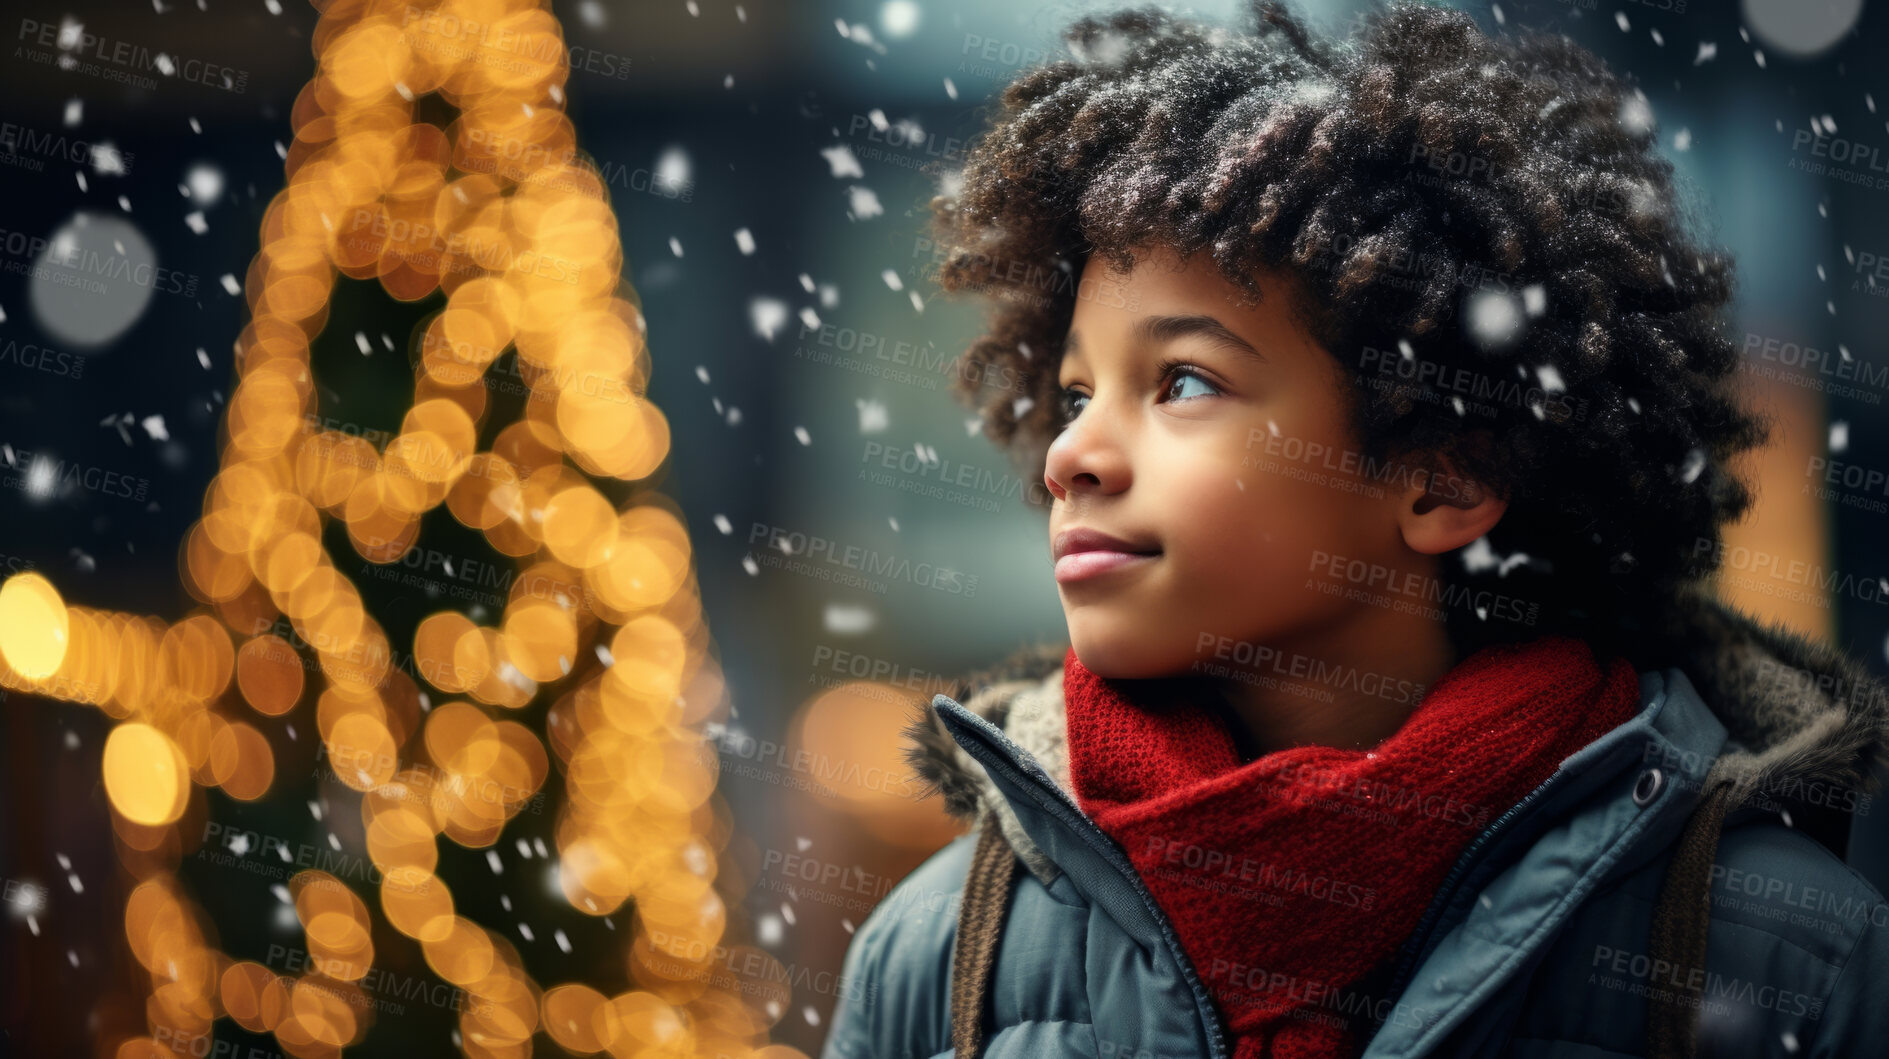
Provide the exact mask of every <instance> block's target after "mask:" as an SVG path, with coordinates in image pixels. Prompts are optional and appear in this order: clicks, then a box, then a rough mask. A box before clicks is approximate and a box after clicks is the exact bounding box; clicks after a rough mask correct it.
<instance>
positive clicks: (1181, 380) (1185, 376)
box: [1163, 367, 1220, 400]
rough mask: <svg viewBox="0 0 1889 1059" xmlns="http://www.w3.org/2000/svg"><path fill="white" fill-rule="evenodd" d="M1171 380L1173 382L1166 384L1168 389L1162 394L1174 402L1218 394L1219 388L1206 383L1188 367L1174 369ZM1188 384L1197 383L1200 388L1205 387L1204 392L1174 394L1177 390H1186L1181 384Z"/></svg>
mask: <svg viewBox="0 0 1889 1059" xmlns="http://www.w3.org/2000/svg"><path fill="white" fill-rule="evenodd" d="M1172 378H1173V380H1174V381H1173V382H1170V383H1168V387H1167V389H1166V390H1165V391H1163V393H1164V394H1166V395H1167V396H1168V397H1170V398H1173V399H1176V400H1187V399H1188V398H1190V397H1209V396H1212V395H1214V394H1217V393H1219V392H1220V387H1218V386H1215V385H1214V384H1213V383H1211V382H1209V381H1207V377H1206V376H1204V375H1201V374H1200V373H1199V372H1196V371H1195V370H1194V369H1192V368H1189V367H1177V368H1175V369H1174V374H1173V376H1172ZM1188 382H1194V383H1198V384H1199V385H1200V386H1203V387H1206V390H1205V392H1195V393H1185V392H1181V393H1177V392H1176V391H1177V390H1181V391H1184V390H1186V386H1185V385H1183V384H1185V383H1188Z"/></svg>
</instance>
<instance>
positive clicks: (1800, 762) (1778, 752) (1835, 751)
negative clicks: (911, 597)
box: [904, 589, 1889, 883]
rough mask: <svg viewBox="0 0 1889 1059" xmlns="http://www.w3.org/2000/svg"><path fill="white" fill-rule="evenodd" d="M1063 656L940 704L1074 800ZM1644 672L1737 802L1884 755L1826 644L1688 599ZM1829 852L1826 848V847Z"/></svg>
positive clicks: (1043, 654) (1859, 677)
mask: <svg viewBox="0 0 1889 1059" xmlns="http://www.w3.org/2000/svg"><path fill="white" fill-rule="evenodd" d="M1067 650H1068V645H1067V644H1057V643H1049V642H1041V643H1034V644H1030V645H1028V646H1025V647H1023V648H1021V649H1019V650H1017V651H1015V652H1013V653H1012V654H1011V655H1009V656H1008V657H1007V658H1005V659H1004V660H1003V661H1002V662H999V663H998V664H997V665H995V666H991V667H989V668H987V669H983V670H980V671H977V672H974V673H971V674H967V675H966V676H964V677H963V678H961V679H960V680H959V681H958V682H957V686H956V687H954V688H953V689H952V690H951V691H950V692H947V694H948V696H949V697H950V698H952V699H954V700H956V701H958V702H960V703H962V704H963V705H964V706H965V708H967V709H968V710H970V711H971V712H972V713H975V714H978V715H979V716H982V717H983V718H985V719H986V720H988V721H990V722H991V723H992V724H994V725H996V726H997V727H998V728H1000V729H1002V730H1003V732H1004V734H1005V735H1006V736H1008V737H1009V739H1010V740H1011V741H1012V742H1014V743H1015V744H1017V746H1019V747H1021V748H1022V749H1023V750H1025V751H1026V752H1028V753H1029V754H1030V755H1031V756H1032V757H1033V758H1035V759H1036V762H1037V763H1038V764H1039V765H1040V766H1042V768H1043V771H1044V772H1045V773H1047V774H1048V775H1049V777H1050V778H1051V779H1053V780H1054V781H1055V782H1056V783H1057V785H1058V786H1060V787H1062V788H1063V789H1064V790H1068V789H1069V786H1070V785H1069V766H1068V751H1067V747H1066V744H1065V735H1064V720H1063V694H1062V684H1063V657H1064V655H1065V653H1066V652H1067ZM1635 654H1636V656H1637V657H1639V658H1641V659H1645V660H1647V661H1646V662H1643V663H1642V664H1643V665H1656V666H1659V667H1661V668H1663V667H1665V666H1676V667H1678V668H1679V669H1680V670H1681V671H1683V672H1684V673H1685V674H1686V676H1687V678H1688V679H1689V680H1691V682H1692V684H1693V687H1694V688H1695V689H1697V691H1698V692H1699V695H1700V697H1701V698H1702V699H1704V701H1705V703H1706V705H1707V706H1708V707H1709V708H1710V709H1711V710H1712V712H1713V713H1714V714H1715V715H1716V716H1717V717H1718V719H1719V721H1720V723H1722V724H1723V725H1724V726H1725V729H1726V731H1727V732H1728V733H1729V738H1730V742H1729V743H1728V744H1727V746H1726V749H1725V751H1724V753H1723V754H1721V755H1720V757H1719V758H1718V760H1717V761H1716V762H1715V763H1714V764H1713V766H1712V779H1711V781H1710V782H1717V781H1720V780H1723V781H1728V782H1730V783H1731V784H1732V787H1733V792H1732V793H1733V796H1734V799H1735V800H1736V801H1740V802H1742V801H1747V800H1751V799H1753V798H1754V797H1764V798H1774V799H1775V800H1776V801H1777V802H1780V803H1787V804H1794V803H1796V802H1797V799H1798V795H1799V793H1800V792H1803V791H1805V790H1806V789H1809V788H1813V787H1814V788H1822V789H1823V790H1825V791H1835V790H1852V791H1861V790H1864V789H1866V786H1867V784H1868V782H1869V779H1870V772H1871V766H1872V762H1874V761H1877V760H1880V759H1881V758H1882V757H1883V755H1884V753H1885V750H1886V749H1889V689H1885V687H1884V685H1883V684H1882V682H1880V681H1879V680H1877V679H1876V678H1875V677H1874V676H1872V675H1870V674H1869V673H1868V671H1867V670H1865V669H1864V667H1863V666H1862V664H1861V663H1860V662H1858V661H1857V660H1855V659H1854V658H1852V657H1850V656H1849V655H1847V654H1845V653H1843V652H1842V651H1840V650H1838V649H1836V648H1835V647H1832V646H1830V645H1828V644H1823V643H1818V642H1816V641H1813V640H1811V639H1809V638H1807V637H1804V636H1802V635H1800V634H1797V633H1794V632H1791V631H1790V630H1789V629H1787V628H1786V627H1784V626H1783V625H1781V624H1775V623H1774V624H1771V625H1763V624H1760V623H1759V622H1758V621H1757V620H1756V619H1754V618H1752V617H1751V616H1750V615H1747V614H1744V613H1743V612H1740V611H1738V610H1736V609H1734V608H1732V607H1730V606H1727V605H1726V604H1724V603H1722V602H1720V601H1718V600H1717V599H1716V598H1714V597H1713V596H1711V595H1710V594H1709V593H1708V591H1707V590H1703V589H1701V590H1695V591H1694V592H1691V593H1688V594H1686V595H1685V596H1683V597H1682V598H1681V599H1680V601H1679V603H1678V605H1677V606H1676V607H1675V610H1674V619H1673V620H1672V621H1671V622H1670V623H1669V624H1668V625H1667V627H1666V629H1665V630H1664V631H1663V633H1662V635H1661V636H1659V637H1654V638H1651V639H1650V641H1649V642H1646V643H1643V644H1642V645H1641V649H1640V650H1639V651H1637V652H1635ZM918 710H919V714H918V716H916V717H914V718H913V720H912V721H911V723H910V724H908V725H907V726H906V728H905V733H904V734H905V740H906V746H905V757H906V761H907V762H908V763H909V764H910V766H911V768H912V770H913V772H914V773H915V774H916V775H917V777H918V779H919V781H920V782H921V783H922V784H923V785H924V787H925V789H926V790H927V792H928V793H929V792H935V793H938V794H939V795H940V796H942V798H943V799H944V806H945V810H946V811H947V812H949V813H950V814H951V815H952V816H953V817H956V818H957V819H959V820H962V821H964V822H965V823H967V824H971V823H974V822H975V821H976V820H977V819H978V818H979V817H981V816H982V815H983V814H984V813H986V812H989V813H994V814H996V816H997V819H998V822H999V824H1000V825H1001V826H1002V828H1003V831H1004V836H1005V838H1007V839H1008V840H1009V842H1010V845H1011V847H1012V848H1013V849H1015V850H1016V851H1017V854H1018V856H1019V857H1020V858H1021V859H1022V861H1023V863H1024V864H1025V866H1027V867H1028V868H1029V869H1030V871H1031V872H1032V873H1033V874H1035V875H1036V876H1037V877H1038V878H1039V879H1041V880H1043V881H1044V882H1045V883H1047V882H1049V881H1051V880H1053V879H1054V878H1055V876H1056V874H1057V872H1058V870H1057V868H1056V866H1055V864H1054V863H1053V862H1051V861H1050V860H1049V859H1048V857H1046V856H1045V855H1044V854H1042V853H1041V852H1040V851H1038V850H1037V849H1036V847H1035V845H1034V843H1032V842H1031V841H1030V839H1029V837H1028V836H1027V835H1025V834H1024V832H1023V829H1022V827H1021V825H1019V824H1018V822H1017V819H1016V815H1015V813H1014V812H1013V811H1012V810H1011V808H1010V805H1009V802H1008V801H1007V800H1006V799H1005V797H1004V796H1003V794H1002V793H1000V792H999V791H998V790H997V788H996V786H995V785H994V784H993V783H992V782H991V780H990V778H989V777H988V776H987V775H986V774H985V772H984V769H983V766H981V765H979V764H978V763H977V762H975V761H973V760H972V759H971V757H970V756H969V755H968V754H966V753H965V752H964V750H963V748H961V747H960V746H958V744H957V741H956V740H955V739H953V738H952V737H951V735H950V734H949V733H948V732H947V731H946V730H945V728H944V726H943V724H942V723H941V722H940V721H939V719H938V716H937V714H936V713H935V711H933V709H932V708H931V705H930V703H929V702H922V703H920V704H919V707H918ZM1822 837H1824V838H1825V839H1826V841H1828V840H1829V838H1830V835H1829V834H1828V833H1826V834H1825V835H1824V836H1822Z"/></svg>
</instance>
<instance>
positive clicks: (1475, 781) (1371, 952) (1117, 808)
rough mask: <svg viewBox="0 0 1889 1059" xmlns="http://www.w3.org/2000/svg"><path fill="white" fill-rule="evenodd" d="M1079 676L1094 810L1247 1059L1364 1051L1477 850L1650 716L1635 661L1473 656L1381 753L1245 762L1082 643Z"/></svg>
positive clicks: (1081, 790)
mask: <svg viewBox="0 0 1889 1059" xmlns="http://www.w3.org/2000/svg"><path fill="white" fill-rule="evenodd" d="M1063 675H1064V681H1063V695H1064V698H1065V701H1066V704H1067V724H1068V737H1069V772H1070V782H1071V785H1072V786H1073V788H1074V793H1075V795H1076V799H1077V804H1079V805H1080V806H1081V807H1082V809H1083V811H1084V812H1086V813H1088V814H1089V816H1090V817H1092V818H1093V819H1094V820H1095V822H1096V823H1097V824H1098V825H1099V826H1100V827H1101V828H1102V830H1103V831H1104V832H1105V833H1106V834H1108V835H1109V836H1110V837H1112V838H1114V839H1115V840H1116V841H1117V842H1119V843H1120V844H1121V845H1122V847H1123V849H1124V850H1125V851H1126V852H1127V854H1128V858H1129V860H1130V861H1131V862H1133V864H1134V866H1135V870H1136V872H1137V873H1138V874H1139V875H1140V876H1141V878H1142V880H1143V881H1144V882H1145V883H1146V884H1147V885H1148V887H1149V889H1150V890H1151V891H1152V893H1153V895H1154V899H1155V902H1156V903H1157V904H1158V905H1160V907H1161V908H1162V910H1163V911H1165V912H1166V913H1167V914H1168V916H1169V917H1170V918H1171V919H1172V920H1173V922H1174V926H1175V928H1176V930H1177V931H1178V932H1179V934H1180V941H1181V946H1182V948H1183V949H1184V950H1185V951H1186V952H1187V955H1188V956H1189V958H1190V959H1191V960H1192V961H1193V963H1194V967H1195V969H1196V970H1197V971H1198V972H1199V973H1200V976H1201V979H1202V981H1203V982H1204V983H1205V985H1206V987H1207V989H1208V991H1209V992H1210V993H1211V994H1212V995H1213V997H1214V1001H1215V1004H1216V1006H1217V1008H1218V1009H1219V1011H1220V1013H1221V1016H1222V1018H1223V1020H1224V1023H1225V1025H1226V1027H1227V1030H1228V1033H1229V1035H1230V1037H1231V1043H1232V1045H1233V1055H1234V1057H1235V1059H1305V1057H1312V1056H1318V1057H1330V1056H1345V1055H1351V1054H1355V1052H1356V1051H1357V1050H1358V1048H1359V1047H1361V1045H1362V1040H1361V1039H1360V1038H1358V1037H1357V1036H1355V1034H1357V1033H1358V1032H1359V1031H1360V1030H1364V1029H1366V1028H1367V1027H1368V1026H1369V1025H1370V1023H1369V1021H1368V1020H1369V1019H1370V1018H1371V1017H1372V1016H1373V1015H1375V1017H1376V1018H1378V1019H1382V1018H1383V1017H1384V1015H1385V1014H1386V1013H1388V1012H1389V1010H1390V1007H1391V1004H1390V1003H1388V1002H1389V1001H1392V1000H1394V999H1395V998H1392V997H1380V996H1365V995H1362V993H1361V990H1360V989H1359V988H1358V983H1359V981H1360V979H1362V978H1364V976H1365V975H1366V974H1367V973H1368V972H1371V971H1373V970H1375V969H1378V968H1379V965H1380V964H1382V963H1383V962H1384V961H1386V960H1387V959H1388V958H1389V957H1390V956H1392V955H1393V954H1394V953H1395V952H1396V951H1397V950H1398V948H1399V947H1400V946H1401V945H1402V943H1403V942H1404V941H1405V939H1406V938H1407V937H1408V936H1409V935H1410V933H1411V932H1412V931H1413V930H1415V929H1416V926H1417V921H1418V920H1419V919H1420V918H1421V917H1422V915H1423V912H1424V909H1425V908H1427V907H1428V906H1429V903H1430V901H1431V899H1432V898H1433V897H1434V896H1435V895H1436V891H1437V889H1438V887H1440V886H1441V885H1442V882H1443V879H1444V877H1445V875H1447V874H1448V872H1449V869H1450V867H1451V866H1452V865H1453V864H1454V863H1455V861H1456V858H1457V856H1458V855H1459V854H1461V852H1462V851H1463V848H1464V847H1465V846H1467V845H1468V843H1469V841H1470V839H1471V838H1473V837H1474V836H1475V835H1476V833H1477V832H1478V831H1480V830H1481V829H1482V828H1483V827H1485V826H1487V825H1488V823H1489V822H1490V821H1491V820H1493V819H1494V818H1495V817H1497V816H1499V815H1501V814H1502V813H1503V812H1504V811H1505V810H1507V809H1508V808H1509V807H1510V806H1512V805H1514V804H1515V803H1516V802H1518V801H1520V800H1521V799H1522V798H1523V797H1524V796H1525V795H1527V794H1528V792H1529V791H1531V790H1533V789H1535V787H1537V786H1539V785H1540V784H1541V783H1542V781H1544V780H1546V779H1547V778H1548V777H1549V776H1550V775H1551V774H1553V772H1554V771H1555V769H1556V767H1557V766H1559V765H1560V763H1561V761H1562V760H1563V759H1564V758H1566V757H1567V756H1568V755H1570V754H1572V753H1574V752H1575V751H1577V750H1579V749H1581V748H1582V747H1584V746H1586V745H1587V744H1588V743H1591V742H1593V741H1594V740H1595V739H1596V738H1598V737H1599V736H1600V735H1601V734H1603V733H1604V732H1606V731H1607V730H1609V729H1611V728H1614V727H1616V726H1618V725H1620V724H1622V723H1624V722H1626V721H1627V720H1629V719H1630V718H1631V717H1632V716H1633V714H1634V712H1635V711H1636V709H1637V706H1638V702H1639V679H1638V676H1637V675H1636V673H1635V672H1634V670H1633V667H1632V666H1631V665H1630V664H1628V663H1627V662H1626V661H1625V660H1623V659H1617V660H1615V661H1614V663H1613V664H1612V666H1611V667H1610V668H1608V669H1606V670H1604V671H1603V670H1602V669H1601V668H1600V666H1599V665H1598V664H1597V663H1596V661H1595V659H1594V656H1593V654H1592V652H1591V650H1590V649H1589V648H1588V646H1587V645H1586V644H1585V643H1583V642H1582V641H1580V640H1576V639H1572V638H1569V637H1566V636H1550V637H1544V638H1542V639H1539V640H1536V641H1534V642H1533V643H1529V644H1525V645H1511V646H1500V647H1489V648H1484V649H1483V650H1481V651H1479V652H1477V653H1475V654H1473V655H1471V656H1470V657H1469V658H1467V659H1465V660H1463V661H1462V662H1461V663H1460V664H1458V665H1457V666H1456V667H1455V668H1453V669H1451V670H1450V671H1449V672H1448V673H1447V674H1445V675H1444V676H1443V678H1442V679H1440V680H1438V681H1437V682H1436V684H1435V685H1434V686H1432V687H1431V688H1430V689H1429V691H1428V693H1427V694H1426V695H1424V697H1423V698H1422V700H1421V701H1420V702H1419V703H1418V705H1417V707H1416V708H1415V710H1413V711H1412V713H1411V714H1410V716H1409V718H1408V719H1407V720H1406V721H1405V723H1404V725H1403V727H1402V728H1400V729H1399V730H1398V731H1397V733H1396V734H1395V735H1393V736H1391V737H1390V738H1389V739H1387V740H1385V741H1384V742H1383V743H1382V744H1381V745H1379V746H1378V747H1377V748H1376V749H1374V750H1371V751H1364V750H1339V749H1334V748H1331V747H1322V746H1299V747H1292V748H1290V749H1286V750H1280V751H1276V752H1274V753H1270V754H1267V755H1265V756H1263V757H1261V758H1259V759H1257V760H1254V761H1250V762H1247V763H1245V764H1241V763H1240V761H1239V757H1238V754H1237V752H1236V750H1235V747H1234V743H1233V739H1232V736H1231V733H1230V732H1229V730H1228V728H1227V722H1226V721H1225V720H1223V719H1222V717H1221V714H1220V713H1218V712H1217V711H1214V710H1212V709H1210V708H1208V707H1205V706H1203V705H1202V704H1200V703H1199V702H1197V701H1196V702H1188V701H1183V700H1182V698H1181V696H1180V695H1179V694H1177V693H1175V692H1172V691H1168V692H1162V691H1147V692H1142V691H1139V690H1137V692H1136V694H1138V695H1141V696H1142V700H1143V701H1139V702H1131V701H1129V699H1128V698H1126V697H1125V696H1124V694H1123V690H1122V689H1123V685H1122V684H1121V683H1119V682H1116V681H1112V680H1107V679H1104V678H1102V677H1098V676H1096V675H1095V674H1094V673H1092V672H1090V671H1089V669H1088V668H1087V667H1085V666H1084V665H1083V664H1082V663H1081V662H1079V661H1077V660H1076V652H1075V649H1074V648H1073V647H1071V648H1070V650H1069V652H1068V653H1067V654H1066V655H1065V656H1064V659H1063ZM1131 686H1133V687H1135V688H1137V689H1140V688H1143V687H1148V688H1173V687H1178V686H1179V685H1177V684H1176V683H1175V682H1164V681H1148V682H1141V681H1137V682H1134V683H1133V685H1131ZM1157 698H1158V699H1159V701H1155V700H1156V699H1157ZM1361 1013H1362V1014H1361ZM1348 1015H1349V1016H1359V1017H1349V1018H1347V1016H1348ZM1367 1036H1368V1034H1367Z"/></svg>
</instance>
